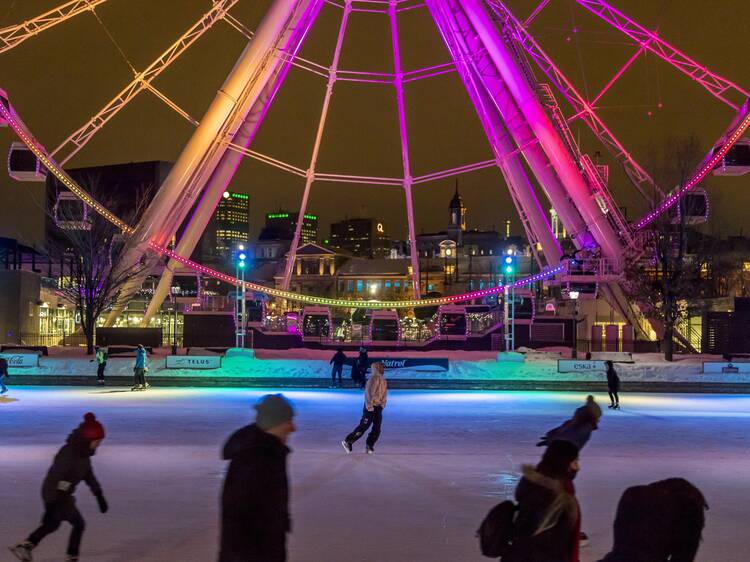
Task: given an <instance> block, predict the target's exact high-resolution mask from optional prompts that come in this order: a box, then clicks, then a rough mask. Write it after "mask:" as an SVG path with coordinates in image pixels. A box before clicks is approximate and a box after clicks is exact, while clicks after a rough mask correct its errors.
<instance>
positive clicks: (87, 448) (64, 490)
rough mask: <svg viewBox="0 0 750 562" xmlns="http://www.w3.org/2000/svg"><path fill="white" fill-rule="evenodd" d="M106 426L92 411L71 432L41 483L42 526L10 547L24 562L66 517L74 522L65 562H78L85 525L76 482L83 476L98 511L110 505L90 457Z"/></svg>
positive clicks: (30, 558) (102, 510) (27, 560)
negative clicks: (76, 493) (97, 505)
mask: <svg viewBox="0 0 750 562" xmlns="http://www.w3.org/2000/svg"><path fill="white" fill-rule="evenodd" d="M104 435H105V434H104V427H103V426H102V424H101V423H99V422H98V421H97V420H96V417H95V416H94V414H92V413H91V412H89V413H87V414H86V415H84V416H83V423H81V425H79V426H78V427H77V428H76V429H74V430H73V431H72V433H71V434H70V435H69V436H68V439H67V441H66V443H65V445H63V447H62V448H61V449H60V450H59V451H58V453H57V455H55V460H54V462H53V463H52V466H51V467H50V469H49V471H48V472H47V476H46V477H45V479H44V483H43V484H42V500H43V501H44V516H43V517H42V524H41V526H40V527H39V528H38V529H37V530H36V531H34V532H33V533H31V534H30V535H29V537H28V538H27V539H26V540H25V541H23V542H22V543H19V544H17V545H16V546H14V547H11V548H10V551H11V552H12V553H13V554H14V555H15V556H16V558H18V559H19V560H22V561H24V562H31V560H32V557H31V551H32V550H34V548H36V547H37V545H38V544H39V543H40V542H41V541H42V539H44V537H46V536H47V535H49V534H51V533H54V532H55V531H56V530H57V529H58V528H59V527H60V523H62V522H63V521H67V522H68V523H70V524H71V525H72V526H73V529H72V530H71V532H70V538H69V540H68V553H67V558H66V559H65V560H66V562H78V551H79V548H80V545H81V536H82V535H83V530H84V528H85V526H86V522H85V521H84V519H83V516H82V515H81V513H80V512H79V511H78V508H77V507H76V501H75V496H74V494H75V491H76V486H77V485H78V484H79V483H80V482H81V480H83V481H84V482H86V484H87V485H88V487H89V488H90V489H91V493H93V494H94V497H96V502H97V503H98V504H99V511H101V512H102V513H107V510H108V509H109V506H108V505H107V500H105V499H104V495H103V494H102V488H101V486H100V485H99V482H98V481H97V479H96V476H94V471H93V469H92V467H91V457H92V456H93V455H94V454H95V453H96V449H97V447H99V445H100V444H101V442H102V440H103V439H104Z"/></svg>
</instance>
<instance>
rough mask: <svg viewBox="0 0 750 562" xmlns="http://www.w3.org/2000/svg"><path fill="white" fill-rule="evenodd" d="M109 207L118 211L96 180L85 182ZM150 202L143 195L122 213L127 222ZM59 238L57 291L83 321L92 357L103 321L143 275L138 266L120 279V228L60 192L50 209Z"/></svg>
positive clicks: (54, 252) (54, 248)
mask: <svg viewBox="0 0 750 562" xmlns="http://www.w3.org/2000/svg"><path fill="white" fill-rule="evenodd" d="M81 183H83V184H84V187H85V188H86V189H87V191H89V193H91V194H92V195H93V196H94V197H95V198H96V199H98V200H99V201H100V202H101V203H102V204H103V205H104V206H105V207H108V208H112V209H116V208H117V207H118V206H119V207H122V205H118V204H117V203H118V202H117V201H115V200H113V198H112V197H111V196H107V194H106V193H104V190H103V188H102V186H101V185H100V184H99V181H98V180H97V179H95V178H94V179H92V178H88V181H85V182H81ZM146 200H147V199H146V197H145V195H144V193H142V192H139V193H137V194H135V196H134V201H135V202H134V204H133V205H132V206H131V208H130V209H122V208H120V210H121V211H122V212H121V214H120V217H121V218H122V219H123V220H125V222H130V221H131V220H132V219H134V218H136V217H137V216H139V215H140V213H141V212H142V211H143V209H144V208H145V203H146ZM50 219H51V221H52V222H53V223H54V230H55V234H56V236H55V237H54V240H53V241H51V242H50V246H51V247H50V248H49V253H50V256H53V257H54V259H55V260H56V261H58V262H59V263H60V267H61V271H60V283H59V290H60V292H61V293H62V294H63V296H64V298H65V299H66V300H68V301H69V302H70V304H71V305H72V306H74V307H75V310H76V312H77V313H78V314H79V315H80V319H81V330H82V332H83V334H84V336H85V338H86V348H87V353H88V354H91V353H93V351H94V333H95V331H96V321H97V319H98V318H99V316H100V315H101V314H102V313H103V312H105V311H106V310H108V309H109V308H111V307H112V305H113V304H114V302H115V301H116V300H117V297H118V296H119V294H120V291H121V289H122V287H123V285H124V284H125V283H126V282H128V281H129V280H130V279H131V278H133V277H134V276H136V275H138V274H139V273H141V271H142V267H141V266H140V265H137V266H135V267H133V268H130V269H128V270H126V271H123V272H121V273H113V272H116V271H118V267H117V266H118V263H119V261H120V260H121V258H122V257H123V248H124V236H123V233H122V232H121V231H120V229H119V228H118V227H116V226H115V225H113V224H112V223H110V222H109V221H107V220H106V219H105V218H104V217H102V216H100V215H98V214H97V213H95V212H94V211H93V210H92V209H89V208H87V207H86V206H85V205H84V204H83V203H82V202H81V201H80V200H77V199H74V198H73V197H70V196H69V195H66V192H64V191H63V192H60V194H57V195H56V197H55V201H54V203H53V205H52V206H51V209H50Z"/></svg>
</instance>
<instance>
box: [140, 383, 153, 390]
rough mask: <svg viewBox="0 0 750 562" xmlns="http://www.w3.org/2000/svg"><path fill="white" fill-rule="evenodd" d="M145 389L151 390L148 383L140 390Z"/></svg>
mask: <svg viewBox="0 0 750 562" xmlns="http://www.w3.org/2000/svg"><path fill="white" fill-rule="evenodd" d="M147 388H151V385H150V384H149V383H146V384H144V385H143V387H142V388H141V390H146V389H147Z"/></svg>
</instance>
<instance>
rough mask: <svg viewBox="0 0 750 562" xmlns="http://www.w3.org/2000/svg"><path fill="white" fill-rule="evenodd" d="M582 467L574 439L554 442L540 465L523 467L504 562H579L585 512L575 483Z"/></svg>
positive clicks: (546, 451) (545, 452)
mask: <svg viewBox="0 0 750 562" xmlns="http://www.w3.org/2000/svg"><path fill="white" fill-rule="evenodd" d="M578 469H579V465H578V449H577V447H576V446H575V445H573V443H571V442H570V441H553V442H552V443H550V445H549V447H547V449H546V450H545V451H544V455H543V456H542V460H541V462H540V463H539V464H538V465H537V466H536V467H533V466H531V465H525V466H524V467H523V469H522V471H523V478H521V481H520V482H519V483H518V486H517V487H516V501H517V502H518V512H517V514H516V518H515V522H514V533H515V538H514V540H513V545H512V546H511V547H510V552H509V553H508V554H506V555H505V556H503V562H542V561H544V562H579V557H578V546H579V543H578V535H579V532H580V528H581V511H580V508H579V506H578V500H576V496H575V487H574V486H573V479H574V478H575V477H576V474H577V473H578Z"/></svg>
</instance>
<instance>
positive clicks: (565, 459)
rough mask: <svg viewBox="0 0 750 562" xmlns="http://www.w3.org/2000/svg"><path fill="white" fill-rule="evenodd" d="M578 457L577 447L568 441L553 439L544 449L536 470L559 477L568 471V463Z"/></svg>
mask: <svg viewBox="0 0 750 562" xmlns="http://www.w3.org/2000/svg"><path fill="white" fill-rule="evenodd" d="M577 458H578V447H576V446H575V445H574V444H573V443H571V442H570V441H562V440H560V441H553V442H552V443H550V444H549V446H548V447H547V450H545V451H544V455H543V456H542V460H541V462H540V463H539V465H538V466H537V470H539V472H541V473H542V474H545V475H547V476H551V477H552V478H560V477H561V476H564V475H565V474H567V472H568V467H569V466H570V463H572V462H573V461H574V460H576V459H577Z"/></svg>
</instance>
